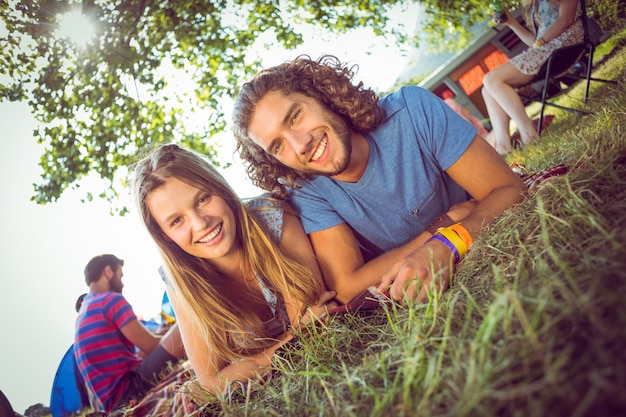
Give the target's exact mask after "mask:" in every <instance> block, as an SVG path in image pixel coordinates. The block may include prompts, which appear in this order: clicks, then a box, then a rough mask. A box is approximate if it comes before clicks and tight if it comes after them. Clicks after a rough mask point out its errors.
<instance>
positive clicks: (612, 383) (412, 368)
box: [211, 31, 626, 417]
mask: <svg viewBox="0 0 626 417" xmlns="http://www.w3.org/2000/svg"><path fill="white" fill-rule="evenodd" d="M625 38H626V34H625V32H624V31H622V32H620V33H618V34H616V35H615V36H614V37H613V38H612V39H610V40H609V41H608V42H607V44H606V45H603V48H605V50H599V51H598V52H597V56H600V57H602V56H604V57H605V59H604V61H603V62H602V63H601V64H600V66H599V67H598V68H597V69H596V71H594V76H596V77H600V78H610V79H616V80H618V81H619V82H620V84H619V85H618V86H615V85H606V84H601V83H593V82H592V89H591V93H590V98H589V101H588V103H587V107H586V108H587V109H591V110H593V114H591V115H588V116H584V117H581V116H578V115H574V114H571V113H567V112H563V111H560V110H554V111H553V110H552V109H550V108H548V111H547V113H549V114H555V115H556V118H555V121H554V122H553V123H552V125H551V126H550V127H549V128H548V129H547V130H546V131H545V132H544V134H543V135H542V137H541V139H540V140H539V141H537V142H536V143H535V144H533V145H531V146H529V147H527V148H526V149H524V150H523V151H519V152H514V153H512V154H511V155H509V156H508V157H507V159H508V162H513V161H517V162H520V163H523V164H525V165H526V167H527V170H528V171H529V172H534V171H537V170H539V169H543V168H546V167H548V166H550V165H553V164H557V163H563V164H566V165H567V166H568V167H569V172H568V174H567V175H565V176H562V177H558V178H557V179H555V180H554V181H552V182H550V183H548V184H547V185H545V186H543V187H542V188H540V189H539V190H538V191H536V192H533V193H532V194H531V195H530V196H529V198H528V199H526V200H525V201H524V202H523V203H521V204H519V205H518V206H516V207H515V208H514V209H512V210H510V211H508V212H507V213H505V214H504V215H503V216H502V217H501V218H499V219H498V220H497V221H496V222H494V223H493V224H492V225H491V226H490V227H489V228H488V230H487V231H486V233H484V234H483V235H482V236H481V237H480V238H479V239H477V241H476V243H475V245H474V247H473V248H472V251H471V252H470V254H469V255H468V256H467V257H466V259H465V260H464V261H463V263H462V264H461V265H460V267H459V269H458V271H457V272H456V274H455V278H454V284H453V286H452V288H451V289H450V290H449V291H447V292H446V293H444V294H434V295H433V296H432V297H431V299H430V301H429V302H428V304H425V305H411V306H396V307H394V308H390V309H387V310H381V311H378V312H375V313H373V314H369V315H367V316H356V317H355V316H347V317H343V318H336V319H334V320H333V321H332V322H331V323H330V324H329V325H327V326H325V327H323V328H319V329H316V330H315V331H314V332H313V333H312V334H310V335H308V336H307V337H302V338H300V339H298V341H297V342H296V343H294V344H293V345H292V346H290V347H289V348H288V349H286V350H285V351H284V352H282V354H281V355H280V357H278V358H277V359H276V361H275V368H276V370H277V371H276V373H275V375H274V376H273V377H272V379H271V380H270V381H269V382H268V383H266V384H264V385H260V384H251V386H250V387H249V388H248V391H247V392H245V393H243V394H242V395H241V396H238V397H236V398H231V400H230V401H228V400H221V401H217V402H216V403H215V404H213V405H212V406H211V409H212V410H213V412H214V413H215V414H216V415H225V416H266V415H269V416H364V415H366V416H370V415H371V416H416V415H417V416H545V415H551V416H577V417H578V416H580V417H582V416H594V417H597V416H618V415H625V413H626V396H625V395H624V394H623V391H624V389H625V388H626V308H624V306H626V271H625V267H626V138H625V135H626V123H625V122H626V110H625V109H626V94H624V83H625V82H626V74H625V68H626V49H624V48H623V46H624V44H625V42H624V39H625ZM582 84H583V83H580V84H579V85H577V86H575V87H574V88H573V89H572V90H571V91H570V92H568V94H567V95H566V96H563V97H562V98H561V100H563V102H565V103H568V104H570V105H578V106H582V103H581V98H582V96H583V94H584V91H583V89H582V88H583V85H582Z"/></svg>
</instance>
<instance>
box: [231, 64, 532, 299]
mask: <svg viewBox="0 0 626 417" xmlns="http://www.w3.org/2000/svg"><path fill="white" fill-rule="evenodd" d="M352 76H353V72H352V71H351V69H350V68H348V67H347V66H345V65H344V64H342V63H341V62H340V61H339V60H338V59H337V58H335V57H332V56H323V57H321V58H320V59H318V60H317V61H314V60H311V59H310V58H309V57H306V56H301V57H298V58H296V59H295V60H293V61H291V62H287V63H284V64H281V65H279V66H276V67H273V68H269V69H266V70H263V71H261V72H260V73H258V74H257V75H256V76H255V77H254V78H253V79H252V80H251V81H250V82H248V83H246V84H244V85H243V87H242V89H241V91H240V92H239V94H238V96H237V99H236V102H235V108H234V114H233V121H234V131H235V137H236V139H237V150H238V151H239V153H240V155H241V157H242V159H243V162H244V165H245V166H246V170H247V172H248V175H249V176H250V178H251V179H252V181H253V183H255V184H256V185H257V186H259V187H261V188H263V189H265V190H267V191H270V192H272V193H274V194H275V195H277V196H279V197H288V198H289V200H290V202H291V203H292V204H293V205H294V207H295V208H296V209H297V210H298V212H299V214H300V218H301V220H302V223H303V226H304V229H305V231H306V232H307V233H308V235H309V238H310V240H311V243H312V244H313V247H314V250H315V253H316V255H317V257H318V261H319V263H320V267H321V269H322V272H323V275H324V279H325V281H326V283H327V285H328V286H329V287H330V289H333V290H335V291H337V299H338V300H339V301H341V302H347V301H348V300H350V299H351V298H352V297H353V296H355V295H356V294H358V293H359V292H360V291H361V290H363V289H365V288H367V287H368V286H370V285H378V286H379V288H380V289H381V290H385V291H386V290H389V291H390V294H391V296H392V297H393V298H395V299H401V298H403V297H407V298H408V299H417V300H418V301H423V300H424V299H425V298H426V295H427V289H428V288H430V287H431V286H433V285H435V286H436V287H437V288H444V289H445V288H447V286H448V285H449V278H450V275H451V269H452V266H453V264H454V263H455V262H458V261H460V259H461V258H462V257H463V255H464V254H465V253H466V252H467V250H468V248H469V246H471V244H472V242H473V238H474V237H476V236H477V235H478V234H479V233H480V232H481V230H482V229H483V228H484V227H485V226H486V225H487V224H489V223H491V222H492V221H493V220H494V219H495V218H496V217H498V216H499V215H500V214H502V213H503V212H504V211H505V210H507V209H508V208H510V207H511V206H513V205H514V204H516V203H518V202H520V201H521V200H522V199H523V196H524V194H525V192H526V189H525V187H524V185H523V183H522V182H521V180H520V179H519V178H518V177H517V176H516V175H515V174H514V173H513V172H512V171H511V169H510V168H509V167H508V166H507V165H506V163H505V162H504V160H503V159H502V158H501V157H500V155H498V154H497V153H496V152H495V151H494V150H493V148H492V147H491V146H490V145H489V144H488V143H486V142H485V141H484V140H483V139H482V138H481V137H480V136H477V134H476V129H475V128H474V127H473V126H472V125H471V124H469V123H468V122H467V121H465V120H464V119H462V118H461V117H460V116H459V115H457V114H456V113H455V112H454V111H452V110H451V109H450V108H449V107H448V106H447V105H446V104H445V103H444V102H443V101H442V100H440V99H438V98H437V97H435V96H434V95H433V94H431V93H430V92H428V91H426V90H424V89H422V88H419V87H414V86H412V87H403V88H401V89H400V90H398V91H397V92H395V93H393V94H390V95H389V96H387V97H385V98H383V99H380V100H379V98H378V97H377V96H376V94H375V92H374V91H373V90H371V89H366V88H364V87H363V85H362V84H358V85H354V84H353V83H352ZM470 200H471V202H469V203H467V202H468V201H470ZM446 212H447V213H448V215H449V217H450V218H451V219H452V220H453V221H452V222H450V223H448V224H444V226H449V227H444V228H441V229H438V231H437V230H433V229H432V228H430V227H429V226H430V225H432V224H433V222H435V223H436V222H437V220H438V218H440V217H441V216H440V215H441V214H442V213H446ZM461 221H462V224H461ZM433 232H434V235H433ZM418 279H419V281H420V282H421V284H422V285H418Z"/></svg>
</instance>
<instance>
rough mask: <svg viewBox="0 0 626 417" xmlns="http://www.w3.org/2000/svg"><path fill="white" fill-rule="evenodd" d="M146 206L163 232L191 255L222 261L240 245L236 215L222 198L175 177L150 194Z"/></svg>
mask: <svg viewBox="0 0 626 417" xmlns="http://www.w3.org/2000/svg"><path fill="white" fill-rule="evenodd" d="M146 206H147V207H148V210H149V211H150V214H151V215H152V217H153V218H154V219H155V221H156V222H157V224H158V225H159V227H161V230H162V231H163V233H165V235H166V236H167V237H168V238H170V239H171V240H172V241H173V242H174V243H176V244H177V245H178V246H179V247H180V248H181V249H182V250H184V251H185V252H187V253H188V254H190V255H193V256H197V257H199V258H204V259H208V260H211V261H214V262H215V261H217V262H218V263H219V260H220V258H223V257H227V256H229V255H232V254H233V253H234V251H235V250H236V249H237V248H238V244H237V241H236V226H237V225H236V223H235V214H234V213H233V211H232V210H231V209H230V207H229V206H228V204H226V201H225V200H224V199H223V198H221V197H218V196H215V195H210V194H209V193H207V192H206V191H203V190H200V189H198V188H196V187H194V186H191V185H189V184H187V183H185V182H183V181H181V180H179V179H177V178H173V177H171V178H168V179H167V180H166V181H165V184H163V185H162V186H161V187H159V188H157V189H155V190H154V191H152V192H151V193H149V194H148V196H147V197H146Z"/></svg>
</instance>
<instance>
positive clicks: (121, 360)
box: [74, 254, 185, 413]
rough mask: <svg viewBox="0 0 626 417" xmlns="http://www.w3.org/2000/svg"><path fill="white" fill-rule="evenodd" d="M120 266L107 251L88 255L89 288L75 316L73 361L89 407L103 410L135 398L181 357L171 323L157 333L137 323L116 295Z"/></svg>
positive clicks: (179, 342) (177, 335)
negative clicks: (88, 398) (83, 382)
mask: <svg viewBox="0 0 626 417" xmlns="http://www.w3.org/2000/svg"><path fill="white" fill-rule="evenodd" d="M123 266H124V261H123V260H122V259H120V258H118V257H117V256H115V255H112V254H103V255H98V256H95V257H93V258H92V259H91V260H89V262H88V263H87V265H86V266H85V282H86V284H87V285H88V286H89V293H88V294H87V295H86V296H85V297H84V299H83V301H82V306H81V307H80V310H79V312H78V317H77V318H76V336H75V340H74V352H75V357H76V364H77V366H78V369H79V370H80V374H81V375H82V377H83V379H84V381H85V384H86V386H87V389H88V391H89V394H90V399H91V401H92V407H93V408H94V409H95V410H96V411H102V412H106V413H108V412H110V411H112V410H114V409H116V408H120V407H122V406H124V405H126V404H128V403H129V402H130V401H131V400H136V399H139V398H141V397H142V396H143V395H144V394H145V393H146V392H147V391H148V390H150V389H151V388H152V387H154V386H155V385H156V384H157V383H158V382H159V378H160V377H161V376H162V375H161V374H162V373H164V372H165V371H167V369H168V364H175V363H177V362H178V360H179V359H182V358H184V357H185V351H184V348H183V344H182V339H181V336H180V331H179V330H178V327H177V326H176V325H174V326H173V327H172V328H171V329H170V330H169V331H168V333H166V334H165V335H164V336H163V337H159V336H156V335H154V334H153V333H151V332H150V331H149V330H148V329H147V328H145V327H144V326H143V325H142V324H141V322H140V321H139V319H138V318H137V316H136V315H135V313H134V311H133V309H132V307H131V305H130V304H129V303H128V301H127V300H126V298H125V297H124V296H123V295H122V289H123V287H124V284H123V283H122V277H123V275H124V273H123V270H122V268H123ZM137 349H138V350H139V353H136V350H137Z"/></svg>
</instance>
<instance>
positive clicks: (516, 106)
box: [483, 62, 539, 153]
mask: <svg viewBox="0 0 626 417" xmlns="http://www.w3.org/2000/svg"><path fill="white" fill-rule="evenodd" d="M532 78H533V75H526V74H523V73H521V72H519V71H518V70H517V69H516V68H515V67H514V66H513V65H511V63H509V62H506V63H504V64H502V65H501V66H499V67H498V68H494V69H493V70H491V71H489V72H488V73H487V74H486V75H485V78H484V80H483V97H484V99H485V105H486V106H487V112H488V113H489V117H490V119H491V124H492V126H493V128H494V130H496V132H495V142H496V150H497V151H498V152H500V153H503V152H502V151H504V152H508V151H510V150H511V137H510V136H509V126H508V123H509V118H511V119H513V120H514V121H515V123H516V124H517V128H518V130H519V132H520V137H521V140H522V142H523V143H525V144H528V143H530V142H532V141H533V140H535V139H537V137H538V136H539V135H538V134H537V130H536V129H535V126H533V123H532V121H531V120H530V118H529V117H528V115H527V114H526V110H525V109H524V104H523V103H522V100H521V98H520V96H519V94H517V92H516V91H515V89H514V88H513V87H512V86H514V85H524V84H526V83H528V82H529V81H530V80H531V79H532Z"/></svg>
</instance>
